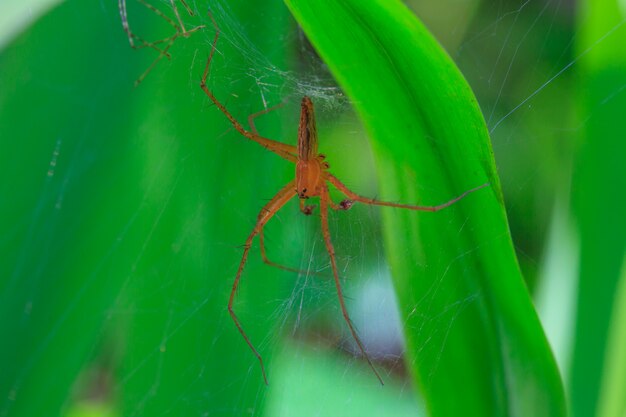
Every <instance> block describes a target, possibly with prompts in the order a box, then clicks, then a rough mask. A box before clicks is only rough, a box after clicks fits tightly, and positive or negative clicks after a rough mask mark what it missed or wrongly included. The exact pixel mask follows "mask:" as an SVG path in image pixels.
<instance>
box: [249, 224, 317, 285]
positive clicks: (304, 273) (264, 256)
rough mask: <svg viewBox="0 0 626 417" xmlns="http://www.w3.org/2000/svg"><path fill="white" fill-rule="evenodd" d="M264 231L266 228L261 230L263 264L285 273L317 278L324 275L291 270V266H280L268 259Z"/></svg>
mask: <svg viewBox="0 0 626 417" xmlns="http://www.w3.org/2000/svg"><path fill="white" fill-rule="evenodd" d="M263 229H264V228H261V231H260V232H259V243H260V246H261V258H262V259H263V262H265V263H266V264H267V265H269V266H273V267H274V268H278V269H282V270H283V271H289V272H294V273H296V274H300V275H317V276H322V275H323V274H321V273H319V272H315V271H305V270H302V269H296V268H291V267H289V266H285V265H281V264H278V263H276V262H273V261H271V260H270V259H269V258H268V257H267V253H266V251H265V234H264V233H263Z"/></svg>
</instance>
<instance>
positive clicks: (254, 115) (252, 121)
mask: <svg viewBox="0 0 626 417" xmlns="http://www.w3.org/2000/svg"><path fill="white" fill-rule="evenodd" d="M284 105H285V102H282V103H278V104H277V105H275V106H272V107H269V108H267V109H265V110H261V111H258V112H256V113H252V114H251V115H250V116H248V125H249V126H250V130H252V133H254V134H255V135H258V134H259V131H258V130H256V126H255V125H254V119H256V118H257V117H259V116H263V115H264V114H267V113H269V112H271V111H274V110H276V109H279V108H281V107H283V106H284Z"/></svg>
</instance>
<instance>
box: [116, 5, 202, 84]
mask: <svg viewBox="0 0 626 417" xmlns="http://www.w3.org/2000/svg"><path fill="white" fill-rule="evenodd" d="M137 1H138V2H139V3H141V4H143V5H144V6H146V7H147V8H148V9H150V10H151V11H152V12H154V13H155V14H156V15H157V16H159V17H161V18H162V19H163V20H165V21H166V22H167V24H169V25H170V26H172V27H173V28H174V30H175V33H174V34H173V35H171V36H169V37H167V38H163V39H159V40H157V41H153V42H148V41H146V40H144V39H143V38H141V37H140V36H139V35H136V34H135V33H133V31H132V30H131V29H130V26H129V24H128V15H127V13H126V0H118V1H117V7H118V8H119V10H120V18H121V19H122V27H123V28H124V32H126V36H128V43H129V44H130V47H131V48H133V49H143V48H152V49H154V50H156V51H157V52H158V53H159V55H158V56H157V57H156V59H155V60H154V61H152V64H150V66H149V67H148V69H146V70H145V71H144V72H143V74H141V75H140V76H139V78H138V79H137V80H135V87H137V86H138V85H139V83H141V81H143V79H144V78H146V76H147V75H148V73H149V72H150V71H152V68H154V66H155V65H156V64H157V63H158V62H159V61H160V60H161V59H163V57H166V58H167V59H170V58H171V56H170V54H169V52H168V51H169V49H170V48H171V47H172V45H173V44H174V41H176V39H178V38H179V37H181V36H182V37H185V38H187V37H189V35H191V34H192V33H193V32H196V31H198V30H200V29H203V28H204V25H200V26H196V27H194V28H191V29H189V30H187V29H185V25H184V24H183V21H182V20H181V18H180V14H179V13H178V8H177V7H176V4H174V0H170V3H171V4H172V9H173V10H174V14H175V15H176V20H177V21H178V24H176V22H174V21H173V20H172V19H170V18H169V17H167V16H166V15H165V14H163V12H161V11H160V10H159V9H157V8H156V7H154V6H153V5H151V4H150V3H147V2H146V1H145V0H137ZM180 2H181V3H182V4H183V6H184V7H185V9H186V10H187V13H189V15H190V16H193V10H191V8H190V7H189V6H188V5H187V3H185V0H180ZM135 42H137V43H138V44H136V43H135ZM161 45H164V46H161Z"/></svg>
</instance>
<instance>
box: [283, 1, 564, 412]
mask: <svg viewBox="0 0 626 417" xmlns="http://www.w3.org/2000/svg"><path fill="white" fill-rule="evenodd" d="M286 3H287V5H288V6H289V8H290V9H291V11H292V13H293V14H294V16H295V17H296V19H297V20H298V22H299V23H300V25H301V26H302V28H303V30H304V32H305V33H306V35H307V36H308V38H309V39H310V40H311V42H312V44H313V45H314V47H315V48H316V49H317V51H318V52H319V54H320V55H321V57H322V58H323V60H324V61H325V62H326V63H327V64H328V66H329V68H330V70H331V72H332V73H333V75H334V76H335V78H336V79H337V81H338V82H339V84H340V85H341V87H342V88H343V89H344V90H345V91H346V93H347V94H348V96H349V97H350V98H351V100H352V101H353V103H354V106H355V107H356V109H357V111H358V113H359V115H360V117H361V119H362V120H363V122H364V124H365V126H366V128H367V130H368V132H369V135H370V138H371V142H372V147H373V150H374V153H375V156H376V160H377V164H378V168H379V179H380V190H381V197H382V198H383V199H385V200H392V201H401V202H404V203H419V204H421V205H436V204H440V203H443V202H445V201H448V200H450V199H452V198H454V197H456V196H458V195H460V194H461V193H463V192H465V191H467V190H469V189H472V188H474V187H477V186H479V185H481V184H484V183H486V182H489V183H490V186H489V187H488V188H485V189H481V190H479V191H477V192H475V193H473V194H471V195H469V196H467V197H466V198H465V199H463V200H462V201H460V202H458V203H456V204H455V205H453V206H451V207H450V208H448V209H446V210H443V211H440V212H437V213H418V212H412V211H406V210H399V209H392V208H381V210H382V211H383V212H384V213H383V218H384V229H385V230H384V233H385V237H386V252H387V256H388V259H389V262H390V264H391V267H392V272H393V277H394V283H395V287H396V291H397V294H398V298H399V303H400V309H401V316H402V317H403V320H404V329H405V334H406V339H407V358H406V359H407V363H408V365H409V366H410V367H411V370H412V372H413V375H414V378H415V382H416V384H417V385H418V386H419V388H420V390H421V391H422V393H423V395H424V397H425V399H426V402H427V407H428V409H429V411H430V413H431V415H433V416H455V417H456V416H459V415H467V416H531V415H532V416H551V417H554V416H563V415H565V404H564V397H563V389H562V385H561V381H560V377H559V373H558V370H557V368H556V365H555V362H554V359H553V357H552V354H551V352H550V348H549V346H548V344H547V342H546V339H545V336H544V334H543V331H542V329H541V326H540V324H539V320H538V318H537V315H536V313H535V311H534V309H533V306H532V304H531V300H530V297H529V295H528V291H527V289H526V287H525V285H524V282H523V280H522V276H521V274H520V271H519V268H518V265H517V261H516V258H515V254H514V250H513V246H512V242H511V238H510V234H509V230H508V225H507V220H506V214H505V210H504V205H503V201H502V196H501V192H500V187H499V180H498V177H497V173H496V169H495V165H494V161H493V156H492V152H491V147H490V143H489V137H488V133H487V130H486V128H485V123H484V121H483V118H482V115H481V113H480V110H479V108H478V105H477V103H476V99H475V98H474V96H473V94H472V92H471V90H470V88H469V86H468V85H467V83H466V82H465V80H464V79H463V77H462V75H461V74H460V73H459V71H458V70H457V69H456V67H455V65H454V63H453V62H452V61H451V59H450V58H449V57H448V56H447V55H446V54H445V52H444V51H443V50H442V49H441V47H440V46H439V45H438V44H437V42H436V41H435V40H434V39H433V38H432V37H431V36H430V34H429V33H428V32H427V31H426V29H425V28H424V27H423V26H422V24H421V23H420V22H419V21H418V20H417V19H416V18H415V16H413V15H412V14H411V13H410V12H409V11H408V10H407V9H406V8H405V7H404V6H403V5H402V4H401V3H400V2H398V1H382V0H378V1H367V2H363V1H360V0H342V1H336V0H319V1H316V2H310V1H304V0H286ZM321 149H322V150H323V139H322V145H321ZM356 191H358V190H356Z"/></svg>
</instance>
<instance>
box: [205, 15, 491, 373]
mask: <svg viewBox="0 0 626 417" xmlns="http://www.w3.org/2000/svg"><path fill="white" fill-rule="evenodd" d="M209 17H210V18H211V21H212V22H213V26H214V27H215V36H214V38H213V43H212V47H211V52H210V54H209V58H208V60H207V63H206V67H205V69H204V74H203V75H202V81H201V83H200V87H201V88H202V90H203V91H204V92H205V94H206V95H207V96H208V97H209V99H210V100H211V101H212V102H213V103H214V104H215V106H216V107H217V108H218V109H219V110H220V111H221V112H222V113H223V114H224V115H225V116H226V117H227V118H228V120H229V121H230V123H231V124H232V125H233V127H234V128H235V129H236V130H237V132H239V133H240V134H241V135H243V136H245V137H246V138H248V139H250V140H252V141H253V142H256V143H258V144H259V145H261V146H262V147H264V148H265V149H267V150H269V151H271V152H274V153H275V154H277V155H278V156H280V157H281V158H283V159H286V160H287V161H290V162H293V163H294V164H296V176H295V179H294V180H292V181H290V182H289V183H287V184H286V185H285V186H284V187H283V188H282V189H281V190H280V191H279V192H278V193H277V194H276V195H275V196H274V197H273V198H272V199H271V200H270V201H269V202H268V203H267V204H266V205H265V206H264V207H263V208H262V209H261V211H260V212H259V214H258V217H257V220H256V224H255V225H254V228H253V229H252V232H251V233H250V235H249V236H248V238H247V239H246V242H245V244H244V245H243V248H244V249H243V255H242V257H241V262H240V263H239V268H238V269H237V274H236V275H235V280H234V282H233V287H232V290H231V293H230V299H229V300H228V312H229V314H230V316H231V318H232V319H233V321H234V323H235V326H237V329H238V330H239V333H241V335H242V336H243V338H244V340H245V341H246V343H247V344H248V346H249V347H250V349H251V350H252V352H253V353H254V355H255V356H256V357H257V359H258V360H259V363H260V365H261V372H262V373H263V379H264V381H265V384H268V382H267V375H266V372H265V366H264V365H263V358H262V357H261V355H260V354H259V352H258V351H257V350H256V348H255V347H254V345H253V344H252V342H251V341H250V339H249V338H248V335H246V332H245V331H244V330H243V327H242V326H241V323H240V322H239V319H238V318H237V315H236V314H235V311H234V309H233V305H234V302H235V297H236V294H237V288H238V287H239V283H240V280H241V274H242V272H243V269H244V266H245V264H246V261H247V260H248V254H249V252H250V248H251V246H252V241H253V239H254V238H255V237H256V236H257V235H259V239H260V246H261V255H262V258H263V260H264V261H265V262H266V263H267V264H270V265H273V266H278V267H279V268H283V269H286V270H290V271H297V270H294V269H292V268H287V267H284V266H282V265H278V264H275V263H273V262H271V261H269V260H268V259H267V256H266V255H265V247H264V242H263V228H264V227H265V225H266V224H267V222H268V221H269V220H270V219H271V218H272V217H273V216H274V215H275V214H276V213H277V212H278V211H279V210H280V209H281V208H282V207H283V206H284V205H285V204H286V203H287V202H288V201H289V200H291V199H292V198H294V197H297V198H298V199H299V200H300V211H301V212H302V213H303V214H305V215H307V216H308V215H311V214H312V213H313V210H314V208H315V206H314V205H307V201H308V200H309V199H311V198H313V197H317V198H319V209H320V217H321V222H322V235H323V237H324V243H325V245H326V251H327V252H328V255H329V257H330V265H331V268H332V272H333V278H334V282H335V287H336V289H337V296H338V298H339V305H340V307H341V313H342V315H343V318H344V320H345V322H346V324H347V325H348V328H349V329H350V333H351V334H352V337H353V338H354V341H355V342H356V344H357V346H358V348H359V351H360V352H361V354H362V355H363V357H364V358H365V360H366V361H367V363H368V364H369V366H370V368H371V369H372V371H373V372H374V374H375V375H376V377H377V378H378V380H379V381H380V383H381V384H383V385H384V382H383V379H382V378H381V376H380V374H379V373H378V371H377V370H376V368H375V367H374V364H373V363H372V360H371V358H370V357H369V355H368V354H367V352H366V351H365V348H364V347H363V343H362V342H361V339H359V336H358V335H357V332H356V330H355V329H354V326H353V325H352V321H351V320H350V316H349V315H348V311H347V309H346V304H345V301H344V297H343V291H342V289H341V283H340V280H339V273H338V271H337V260H336V257H335V249H334V248H333V244H332V241H331V236H330V231H329V227H328V210H329V208H330V209H333V210H348V209H350V207H352V206H353V205H354V203H356V202H359V203H364V204H370V205H377V206H387V207H397V208H402V209H408V210H417V211H431V212H436V211H439V210H442V209H444V208H446V207H448V206H450V205H452V204H454V203H456V202H457V201H459V200H461V199H462V198H463V197H465V196H467V195H468V194H470V193H473V192H474V191H477V190H479V189H481V188H484V187H487V186H488V185H489V183H486V184H483V185H480V186H478V187H476V188H472V189H471V190H468V191H466V192H464V193H463V194H461V195H459V196H458V197H456V198H453V199H452V200H450V201H448V202H445V203H443V204H440V205H437V206H416V205H409V204H398V203H391V202H386V201H379V200H375V199H373V198H368V197H363V196H361V195H358V194H356V193H355V192H353V191H351V190H350V189H349V188H348V187H346V186H345V185H344V184H343V183H342V182H341V181H339V179H338V178H337V177H335V176H334V175H332V174H331V173H330V172H329V165H328V163H327V162H326V161H325V156H324V155H323V154H320V153H318V151H317V145H318V140H317V130H316V125H315V112H314V110H313V102H312V101H311V99H310V98H309V97H304V98H303V99H302V104H301V112H300V123H299V125H298V144H297V146H292V145H287V144H285V143H282V142H277V141H275V140H271V139H267V138H264V137H262V136H261V135H259V133H258V132H257V130H256V128H255V126H254V118H255V117H256V116H258V115H260V114H263V113H267V112H268V111H270V110H272V109H271V108H270V109H267V110H264V111H262V112H259V113H256V114H253V115H251V116H250V117H249V118H248V123H249V125H250V128H251V130H246V129H245V128H244V127H243V125H242V124H241V123H240V122H239V121H237V119H235V117H234V116H233V115H232V114H231V113H230V112H229V111H228V110H227V109H226V107H225V106H224V105H223V104H222V103H221V102H220V101H219V100H218V99H217V98H216V97H215V95H214V94H213V93H212V92H211V90H209V88H208V86H207V83H206V81H207V78H208V76H209V69H210V66H211V61H212V59H213V55H214V53H215V50H216V45H217V41H218V39H219V35H220V29H219V27H218V25H217V22H216V21H215V19H214V18H213V16H212V15H211V14H210V13H209ZM328 183H330V184H332V185H333V186H334V187H335V188H337V189H338V190H339V191H340V192H342V193H343V194H344V195H345V196H346V197H347V198H346V199H344V200H342V201H341V202H339V203H338V204H337V203H335V202H333V200H332V199H331V198H330V195H329V189H328Z"/></svg>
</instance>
